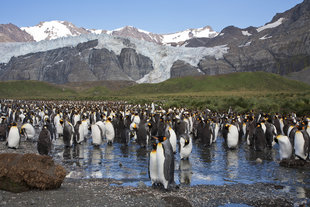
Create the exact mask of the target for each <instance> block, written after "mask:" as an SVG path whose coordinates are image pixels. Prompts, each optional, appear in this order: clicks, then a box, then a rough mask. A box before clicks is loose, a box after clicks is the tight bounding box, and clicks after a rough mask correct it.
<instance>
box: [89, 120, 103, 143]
mask: <svg viewBox="0 0 310 207" xmlns="http://www.w3.org/2000/svg"><path fill="white" fill-rule="evenodd" d="M91 136H92V138H93V142H92V144H93V145H95V146H99V145H101V144H102V137H101V129H100V127H99V126H98V125H97V124H92V125H91Z"/></svg>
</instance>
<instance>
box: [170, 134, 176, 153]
mask: <svg viewBox="0 0 310 207" xmlns="http://www.w3.org/2000/svg"><path fill="white" fill-rule="evenodd" d="M169 132H170V138H169V141H170V144H171V146H172V150H173V152H176V149H177V135H176V134H175V132H174V130H173V129H169Z"/></svg>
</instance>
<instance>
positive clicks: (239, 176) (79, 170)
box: [53, 137, 310, 197]
mask: <svg viewBox="0 0 310 207" xmlns="http://www.w3.org/2000/svg"><path fill="white" fill-rule="evenodd" d="M91 143H92V142H91V138H89V139H88V140H87V142H83V143H82V144H78V145H76V146H74V147H72V148H65V147H64V145H63V142H62V140H61V139H57V140H56V141H54V147H53V157H54V159H55V160H56V161H58V162H60V163H63V164H64V165H65V166H66V168H67V169H68V170H69V172H70V174H69V175H68V177H73V178H93V177H95V178H114V179H118V180H122V181H123V183H124V184H125V185H126V184H132V185H136V184H137V183H138V182H139V181H143V182H145V183H150V180H149V176H148V159H149V158H148V157H149V151H150V150H151V149H150V147H149V148H141V147H140V146H139V145H138V144H136V143H130V144H129V145H128V146H126V145H124V144H121V143H113V145H108V144H107V143H103V144H102V145H101V146H99V147H94V146H93V145H92V144H91ZM257 158H260V159H261V160H262V162H256V160H257ZM278 160H279V156H278V149H271V150H266V151H264V152H255V151H254V150H251V149H250V148H249V147H248V146H247V144H246V143H241V144H240V145H239V147H238V149H236V150H228V149H226V148H225V147H224V145H223V138H221V137H218V139H217V141H216V143H214V144H213V145H212V146H210V147H201V146H200V145H199V143H194V144H193V150H192V154H191V155H190V158H189V160H180V155H179V152H177V153H176V154H175V181H176V183H177V184H184V185H197V184H215V185H222V184H226V183H231V182H237V183H238V182H240V183H255V182H267V183H274V184H277V185H281V186H289V187H290V189H289V192H295V194H296V195H297V194H298V196H299V197H304V196H306V197H308V195H309V193H308V190H307V189H310V171H309V170H304V169H293V168H284V167H280V166H279V163H278ZM69 172H68V173H69Z"/></svg>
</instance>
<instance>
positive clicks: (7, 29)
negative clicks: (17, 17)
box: [0, 23, 34, 42]
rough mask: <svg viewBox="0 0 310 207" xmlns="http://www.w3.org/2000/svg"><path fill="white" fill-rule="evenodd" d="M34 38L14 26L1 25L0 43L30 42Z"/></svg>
mask: <svg viewBox="0 0 310 207" xmlns="http://www.w3.org/2000/svg"><path fill="white" fill-rule="evenodd" d="M30 41H34V40H33V38H32V36H31V35H29V34H28V33H27V32H25V31H23V30H21V29H20V28H19V27H17V26H16V25H14V24H11V23H10V24H0V42H30Z"/></svg>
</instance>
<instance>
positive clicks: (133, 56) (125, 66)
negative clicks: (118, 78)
mask: <svg viewBox="0 0 310 207" xmlns="http://www.w3.org/2000/svg"><path fill="white" fill-rule="evenodd" d="M119 62H120V64H121V67H122V70H123V71H124V73H125V74H126V75H128V76H129V77H131V78H132V79H133V80H135V81H136V80H139V79H141V78H143V76H144V75H146V74H148V73H149V72H151V71H152V70H153V66H152V61H151V60H150V59H149V58H147V57H145V56H143V55H140V54H137V52H136V51H135V50H134V49H131V48H123V49H122V51H121V54H120V56H119Z"/></svg>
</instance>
